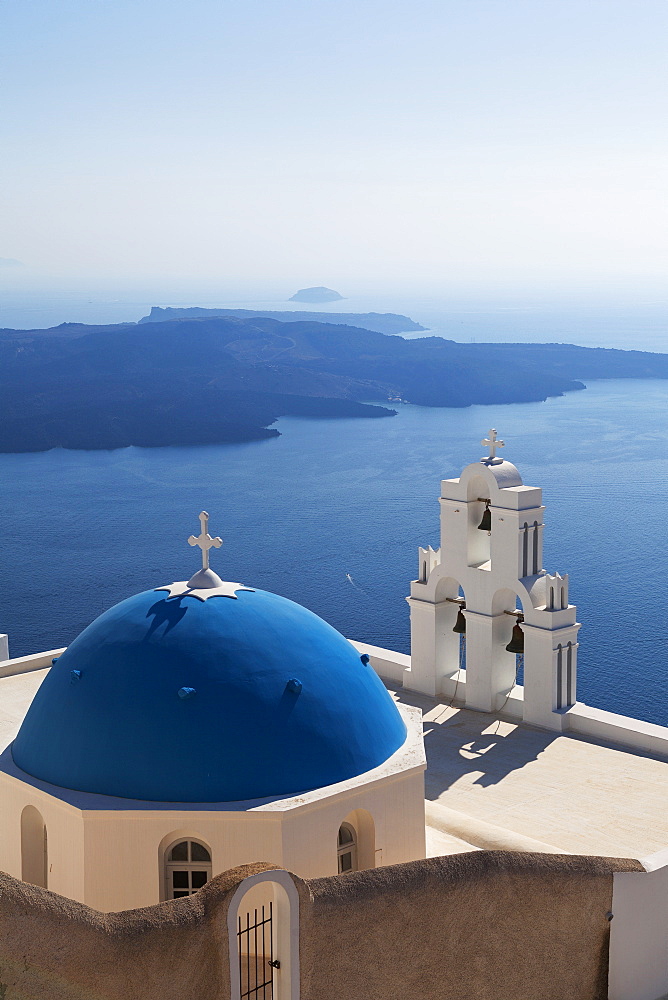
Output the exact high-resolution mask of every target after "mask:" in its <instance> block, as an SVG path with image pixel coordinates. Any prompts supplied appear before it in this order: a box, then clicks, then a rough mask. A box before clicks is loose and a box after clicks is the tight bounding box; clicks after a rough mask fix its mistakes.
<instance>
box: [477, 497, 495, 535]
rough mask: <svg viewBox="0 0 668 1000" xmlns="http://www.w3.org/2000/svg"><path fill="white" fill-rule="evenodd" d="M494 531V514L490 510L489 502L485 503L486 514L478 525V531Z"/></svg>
mask: <svg viewBox="0 0 668 1000" xmlns="http://www.w3.org/2000/svg"><path fill="white" fill-rule="evenodd" d="M491 530H492V512H491V510H490V509H489V500H487V501H486V502H485V513H484V514H483V515H482V520H481V521H480V524H479V525H478V531H491Z"/></svg>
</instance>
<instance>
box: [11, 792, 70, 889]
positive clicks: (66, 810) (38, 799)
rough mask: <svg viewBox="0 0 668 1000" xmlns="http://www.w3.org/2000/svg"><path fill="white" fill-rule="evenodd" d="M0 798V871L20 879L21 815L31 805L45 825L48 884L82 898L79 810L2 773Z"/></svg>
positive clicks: (50, 887)
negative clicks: (0, 805)
mask: <svg viewBox="0 0 668 1000" xmlns="http://www.w3.org/2000/svg"><path fill="white" fill-rule="evenodd" d="M0 801H1V802H2V808H1V809H0V870H2V871H6V872H8V873H9V874H10V875H13V876H14V877H15V878H22V876H23V867H24V865H23V860H24V859H22V853H25V851H24V852H22V843H21V841H22V838H21V816H22V813H23V811H24V809H26V807H28V806H32V807H33V808H34V809H36V810H37V811H38V813H39V814H40V816H41V818H42V820H43V823H44V826H45V827H46V876H47V879H46V880H47V887H48V888H49V889H52V890H53V891H54V892H58V893H62V894H63V895H66V896H70V897H71V898H73V899H81V900H83V897H84V865H83V856H84V849H83V848H84V830H83V820H82V816H81V813H80V812H79V810H78V809H75V808H74V807H73V806H70V805H68V804H67V803H65V802H61V801H60V800H59V799H56V798H53V796H51V795H48V794H46V793H45V792H42V791H41V790H40V789H38V788H33V787H31V786H30V785H24V784H23V782H20V781H18V780H17V779H15V778H12V777H11V776H9V775H6V774H3V773H1V772H0ZM24 847H25V844H24Z"/></svg>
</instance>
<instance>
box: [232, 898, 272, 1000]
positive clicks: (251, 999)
mask: <svg viewBox="0 0 668 1000" xmlns="http://www.w3.org/2000/svg"><path fill="white" fill-rule="evenodd" d="M273 908H274V904H273V902H270V903H269V905H268V906H262V907H260V909H255V910H254V911H253V919H252V920H251V914H250V913H246V919H245V921H243V920H242V917H241V916H239V929H238V931H237V942H238V944H237V950H238V955H239V982H240V984H241V1000H274V970H275V969H280V967H281V963H280V962H279V961H278V960H277V959H275V958H274V940H273V933H272V931H273V926H272V925H273V918H274V914H273Z"/></svg>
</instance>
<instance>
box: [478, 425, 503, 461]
mask: <svg viewBox="0 0 668 1000" xmlns="http://www.w3.org/2000/svg"><path fill="white" fill-rule="evenodd" d="M480 444H482V445H484V446H485V447H486V448H489V455H487V457H486V458H481V459H480V461H481V462H484V463H485V465H498V464H499V462H502V461H503V459H502V458H498V457H497V454H496V449H497V448H505V446H506V443H505V441H501V439H500V438H497V436H496V427H491V428H490V431H489V437H488V438H483V439H482V441H481V442H480Z"/></svg>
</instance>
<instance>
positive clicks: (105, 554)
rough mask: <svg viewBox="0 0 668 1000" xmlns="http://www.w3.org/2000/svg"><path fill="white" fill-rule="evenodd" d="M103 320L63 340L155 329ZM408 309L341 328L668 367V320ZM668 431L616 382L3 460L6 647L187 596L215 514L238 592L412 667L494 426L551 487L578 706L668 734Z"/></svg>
mask: <svg viewBox="0 0 668 1000" xmlns="http://www.w3.org/2000/svg"><path fill="white" fill-rule="evenodd" d="M92 304H93V303H90V302H88V301H87V302H85V303H84V302H83V301H82V302H81V303H80V305H81V306H82V308H81V309H80V312H79V315H77V310H76V308H69V310H68V312H67V313H66V314H64V315H63V314H62V313H61V314H60V315H61V316H62V318H61V319H59V320H58V321H59V322H62V321H65V320H80V321H85V322H117V321H119V314H123V315H125V317H126V318H127V319H131V318H132V316H131V315H129V313H130V310H131V308H135V307H136V311H137V314H136V315H135V316H134V318H135V319H138V318H139V316H140V315H143V314H144V313H145V312H146V311H147V309H146V308H144V303H139V302H137V303H132V304H131V303H128V302H125V303H124V305H123V309H121V308H120V306H119V307H118V308H116V305H117V304H112V305H113V306H114V308H109V309H107V311H105V305H104V303H101V302H98V303H97V306H96V308H93V309H90V308H89V306H90V305H92ZM151 304H155V305H167V304H171V305H181V304H190V305H193V304H199V305H208V304H217V305H221V306H234V307H240V306H241V307H244V306H245V307H246V308H263V309H269V308H286V307H288V308H292V305H293V304H292V303H290V305H289V306H286V303H285V302H284V301H283V302H282V303H280V305H279V304H278V303H272V304H269V303H267V302H265V303H260V302H259V301H257V300H256V301H255V302H254V303H252V304H251V303H249V302H246V303H243V302H242V303H240V302H238V301H229V300H228V301H219V302H217V303H209V302H197V301H193V302H189V303H184V302H153V303H151ZM67 305H68V304H67V303H65V305H63V304H62V303H61V304H60V307H61V308H62V309H65V307H66V306H67ZM71 305H72V303H70V306H71ZM400 305H401V303H400V302H399V301H392V302H391V303H389V304H388V303H387V302H384V301H377V300H376V301H375V302H373V303H371V302H369V301H365V302H364V304H362V302H361V301H360V302H358V301H354V300H348V301H346V302H345V303H340V304H337V306H336V308H337V309H338V310H339V311H361V310H362V308H364V310H365V311H367V310H370V309H374V310H376V311H379V312H382V311H399V312H405V313H407V314H409V315H411V316H412V318H413V319H415V320H417V321H419V322H422V323H423V325H425V326H428V327H429V330H430V332H431V333H432V334H433V335H439V336H449V337H450V339H455V340H465V341H470V340H473V339H476V340H478V341H480V342H484V341H492V340H496V341H503V340H509V341H514V342H527V341H529V340H533V341H542V342H545V341H550V340H552V341H556V340H559V341H561V342H567V343H581V344H583V345H584V346H609V347H614V346H617V347H626V348H630V347H634V348H640V349H645V350H662V349H668V338H667V337H666V310H665V309H664V310H663V311H662V310H661V309H659V308H658V307H655V306H646V307H644V310H645V311H644V312H643V308H640V307H638V310H636V312H634V311H633V309H632V308H631V307H629V308H628V310H627V312H623V311H620V310H613V309H608V319H607V321H606V319H605V315H606V310H605V309H603V308H602V309H601V310H599V311H598V313H596V314H595V315H594V313H595V310H590V311H589V312H587V311H586V310H585V311H584V312H583V311H582V310H581V309H580V311H578V310H577V309H573V310H571V311H570V312H569V311H568V310H562V311H561V312H559V310H558V309H553V310H552V311H550V310H549V309H544V310H543V311H542V312H541V310H540V309H536V308H535V307H533V306H532V307H527V308H526V309H525V310H522V309H521V308H519V307H517V308H516V309H515V310H514V312H515V315H514V317H513V316H509V312H512V311H513V310H508V309H506V308H504V309H497V310H496V312H495V311H494V309H493V308H492V306H490V307H488V308H487V307H486V308H485V309H481V310H479V311H478V312H476V310H475V308H474V307H473V306H471V307H470V309H471V312H470V313H465V312H463V311H460V312H458V310H461V307H460V306H459V305H458V306H457V307H456V308H455V307H452V308H448V307H447V304H445V305H442V306H441V307H440V311H439V307H438V305H437V304H435V303H431V304H426V305H425V308H424V310H423V312H420V309H419V303H409V304H407V305H405V306H404V308H403V309H402V308H400ZM13 308H14V313H13V314H12V316H11V319H10V316H9V315H8V314H7V312H5V315H4V316H3V317H2V319H0V325H2V326H11V325H14V326H17V327H18V326H21V327H29V326H36V325H52V324H53V323H54V320H55V319H56V318H57V317H58V315H59V314H58V312H57V310H58V308H59V306H58V304H57V303H55V304H54V303H51V305H49V304H48V303H47V304H46V305H45V304H41V305H39V306H36V305H35V302H34V301H33V302H31V303H29V305H28V307H26V309H25V310H24V312H23V314H22V313H21V308H20V303H15V305H14V307H13ZM312 308H318V309H319V308H320V307H312ZM36 309H37V310H38V312H39V314H40V316H42V317H44V321H43V322H39V323H36V322H34V319H35V315H36V312H35V310H36ZM114 310H115V311H114ZM10 312H11V310H10ZM47 314H48V318H46V317H47ZM84 315H85V318H84ZM467 315H468V316H469V318H468V319H467V318H466V316H467ZM456 316H458V317H459V320H460V321H461V324H463V326H464V327H465V329H464V330H462V329H460V330H459V331H457V330H456V329H455V326H456V324H455V317H456ZM21 317H22V321H17V320H21ZM606 322H607V326H606ZM606 330H607V333H606ZM455 333H457V335H456V336H455ZM424 335H425V334H420V336H424ZM410 336H415V335H413V334H411V335H410ZM511 374H512V373H509V377H511ZM667 414H668V381H662V380H631V379H628V380H626V379H618V380H599V381H591V382H589V383H588V384H587V387H586V389H585V390H584V391H579V392H571V393H567V394H566V395H564V396H561V397H557V398H553V399H548V400H547V401H546V402H540V403H521V404H509V405H499V406H472V407H468V408H466V409H459V410H453V409H442V408H441V409H437V408H429V407H417V406H412V405H410V404H403V405H399V407H398V412H397V414H396V416H394V417H388V418H384V419H375V420H371V419H336V420H332V419H304V418H295V417H289V418H288V417H285V418H282V419H280V420H279V421H278V422H277V423H276V425H275V426H276V427H277V429H278V430H279V431H280V437H278V438H273V439H271V440H266V441H261V442H253V443H248V444H238V445H218V446H196V447H187V448H153V449H151V448H123V449H119V450H116V451H90V452H86V451H66V450H62V449H56V450H53V451H49V452H45V453H40V454H22V455H7V454H0V476H1V479H0V481H1V482H2V503H1V504H0V550H1V562H0V573H1V574H2V586H1V587H0V632H7V633H8V635H9V642H10V655H12V656H21V655H25V654H28V653H32V652H37V651H40V650H43V649H51V648H57V647H60V646H63V645H66V644H67V643H68V642H70V641H71V640H72V639H73V638H74V637H75V636H76V635H77V634H78V632H79V631H81V629H83V628H84V627H85V626H86V625H87V624H88V623H89V622H90V621H92V620H93V618H95V617H96V616H97V615H99V614H100V613H101V612H102V611H104V610H105V609H106V608H108V607H110V606H111V605H112V604H114V603H116V602H117V601H120V600H122V599H123V598H125V597H128V596H130V595H131V594H134V593H136V592H138V591H141V590H146V589H150V588H154V587H158V586H161V585H164V584H166V583H171V582H172V581H174V580H183V579H187V578H188V576H189V575H190V574H191V573H192V572H193V571H194V570H195V568H196V566H197V557H198V550H193V549H192V548H190V547H189V546H188V544H187V538H188V536H189V535H190V534H191V533H194V534H197V533H198V531H199V521H198V514H199V512H200V511H201V510H203V509H205V510H207V511H208V512H209V514H210V517H211V520H210V530H211V533H212V534H214V535H215V534H218V535H220V536H222V538H223V539H224V544H223V547H222V548H221V549H220V550H217V551H214V552H213V554H212V557H211V558H212V565H213V566H214V568H215V569H216V571H217V572H218V573H219V574H220V575H221V576H222V577H223V578H224V579H228V580H234V581H238V582H241V583H243V584H245V585H248V586H253V587H258V588H263V589H267V590H271V591H275V592H277V593H279V594H282V595H283V596H285V597H288V598H290V599H292V600H294V601H298V602H299V603H300V604H303V605H305V606H306V607H308V608H310V609H311V610H312V611H314V612H315V613H316V614H318V615H320V616H322V617H323V618H325V619H326V620H327V621H329V622H330V623H331V624H332V625H334V626H335V627H336V628H337V629H339V630H340V631H341V632H343V633H344V634H345V635H347V636H348V637H350V638H353V639H358V640H362V641H365V642H370V643H373V644H377V645H380V646H386V647H389V648H392V649H396V650H399V651H401V652H409V617H408V605H407V604H406V601H405V596H406V595H407V594H408V591H409V582H410V580H411V579H413V578H415V576H416V574H417V548H418V546H421V545H422V546H425V545H429V544H431V545H433V546H435V547H436V546H437V545H438V544H439V534H438V526H439V507H438V496H439V485H440V480H441V479H445V478H451V477H454V476H457V475H458V474H459V472H460V471H461V469H462V468H463V467H464V466H465V465H467V464H468V463H469V462H474V461H477V460H478V459H479V458H480V457H481V456H482V455H483V453H484V449H483V448H482V446H481V444H480V441H481V439H482V438H483V437H485V436H486V435H487V433H488V431H489V429H490V428H491V427H495V428H497V430H498V433H499V436H500V437H501V438H502V439H503V440H504V441H505V443H506V446H505V448H504V449H503V457H504V458H507V459H508V460H509V461H511V462H514V463H515V464H516V465H517V467H518V468H519V470H520V473H521V475H522V478H523V481H524V482H525V483H526V484H527V485H530V486H540V487H542V489H543V500H544V503H545V505H546V508H547V510H546V513H545V522H546V528H545V546H544V566H545V568H546V569H547V570H548V571H549V572H554V571H555V570H558V571H559V572H560V573H562V574H564V573H568V574H569V577H570V597H571V601H572V602H573V603H575V604H577V607H578V621H580V622H581V623H582V628H581V630H580V633H579V641H580V650H579V678H578V698H579V700H581V701H584V702H586V703H588V704H590V705H595V706H597V707H600V708H604V709H607V710H609V711H612V712H619V713H623V714H625V715H630V716H632V717H635V718H639V719H644V720H646V721H649V722H656V723H660V724H663V725H668V626H667V622H666V613H665V595H664V589H665V588H666V563H667V562H668V558H667V557H668V541H667V538H668V531H667V527H666V523H665V522H664V520H663V519H664V517H665V516H666V509H667V503H666V497H667V496H668V445H667V443H666V442H667V441H668V422H667V420H666V415H667Z"/></svg>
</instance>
